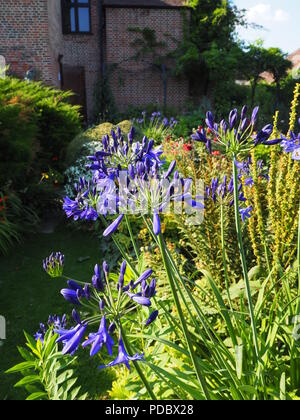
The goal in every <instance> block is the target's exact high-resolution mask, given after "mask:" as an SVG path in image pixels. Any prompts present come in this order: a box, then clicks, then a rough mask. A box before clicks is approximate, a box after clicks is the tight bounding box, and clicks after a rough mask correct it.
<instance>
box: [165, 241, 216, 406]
mask: <svg viewBox="0 0 300 420" xmlns="http://www.w3.org/2000/svg"><path fill="white" fill-rule="evenodd" d="M158 244H159V248H160V252H161V256H162V259H163V263H164V266H165V270H166V273H167V277H168V281H169V284H170V288H171V291H172V295H173V299H174V302H175V305H176V309H177V312H178V315H179V319H180V322H181V326H182V329H183V333H184V337H185V340H186V343H187V346H188V349H189V353H190V356H191V359H192V362H193V365H194V368H195V371H196V375H197V378H198V381H199V383H200V386H201V389H202V391H203V394H204V395H205V398H206V399H207V400H210V399H211V398H210V395H209V392H208V389H207V385H206V381H205V378H204V377H203V375H202V372H201V370H200V367H199V365H198V362H197V359H196V355H195V351H194V348H193V343H192V341H191V338H190V334H189V331H188V328H187V325H186V322H185V318H184V314H183V312H182V308H181V305H180V301H179V298H178V295H177V291H176V286H175V283H174V281H173V274H172V268H171V266H170V262H169V260H168V257H167V253H166V249H165V246H166V245H165V243H164V240H163V237H162V235H161V234H159V235H158Z"/></svg>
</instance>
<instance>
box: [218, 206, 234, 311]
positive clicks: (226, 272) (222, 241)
mask: <svg viewBox="0 0 300 420" xmlns="http://www.w3.org/2000/svg"><path fill="white" fill-rule="evenodd" d="M221 245H222V256H223V267H224V277H225V286H226V291H227V296H228V302H229V305H230V309H231V312H233V305H232V300H231V296H230V289H229V279H228V271H227V261H226V251H225V235H224V204H223V203H221Z"/></svg>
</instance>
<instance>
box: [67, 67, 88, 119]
mask: <svg viewBox="0 0 300 420" xmlns="http://www.w3.org/2000/svg"><path fill="white" fill-rule="evenodd" d="M62 70H63V74H62V88H63V90H71V91H73V92H74V96H72V97H71V98H70V100H71V103H72V104H73V105H79V106H80V107H81V114H82V116H83V117H84V120H85V121H87V109H86V89H85V71H84V67H77V66H76V67H75V66H69V65H66V64H64V65H63V68H62Z"/></svg>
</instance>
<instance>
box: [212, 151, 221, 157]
mask: <svg viewBox="0 0 300 420" xmlns="http://www.w3.org/2000/svg"><path fill="white" fill-rule="evenodd" d="M212 155H213V156H221V153H220V152H219V151H218V150H215V151H214V152H212Z"/></svg>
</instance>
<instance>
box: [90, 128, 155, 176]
mask: <svg viewBox="0 0 300 420" xmlns="http://www.w3.org/2000/svg"><path fill="white" fill-rule="evenodd" d="M134 136H135V129H134V128H132V129H131V130H130V133H129V135H128V139H127V140H126V141H125V139H124V137H123V136H122V135H121V133H120V132H117V133H115V131H114V130H112V132H111V138H109V137H108V136H105V138H104V139H103V150H99V151H98V152H96V154H95V155H94V156H89V157H88V159H89V160H90V161H91V164H90V165H89V168H90V169H91V170H93V171H95V172H96V176H97V177H98V178H99V177H100V178H104V177H107V176H110V177H111V178H112V179H114V178H115V177H116V176H117V175H118V172H119V171H127V170H128V168H129V165H136V163H137V162H144V161H145V159H146V158H148V159H149V162H150V165H152V164H153V163H154V162H156V163H157V164H158V165H162V164H163V161H162V160H161V158H160V157H161V155H162V153H163V151H162V148H161V147H157V148H155V147H154V142H153V141H152V140H151V139H150V140H148V139H147V137H144V139H143V142H142V143H140V142H133V140H134Z"/></svg>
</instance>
